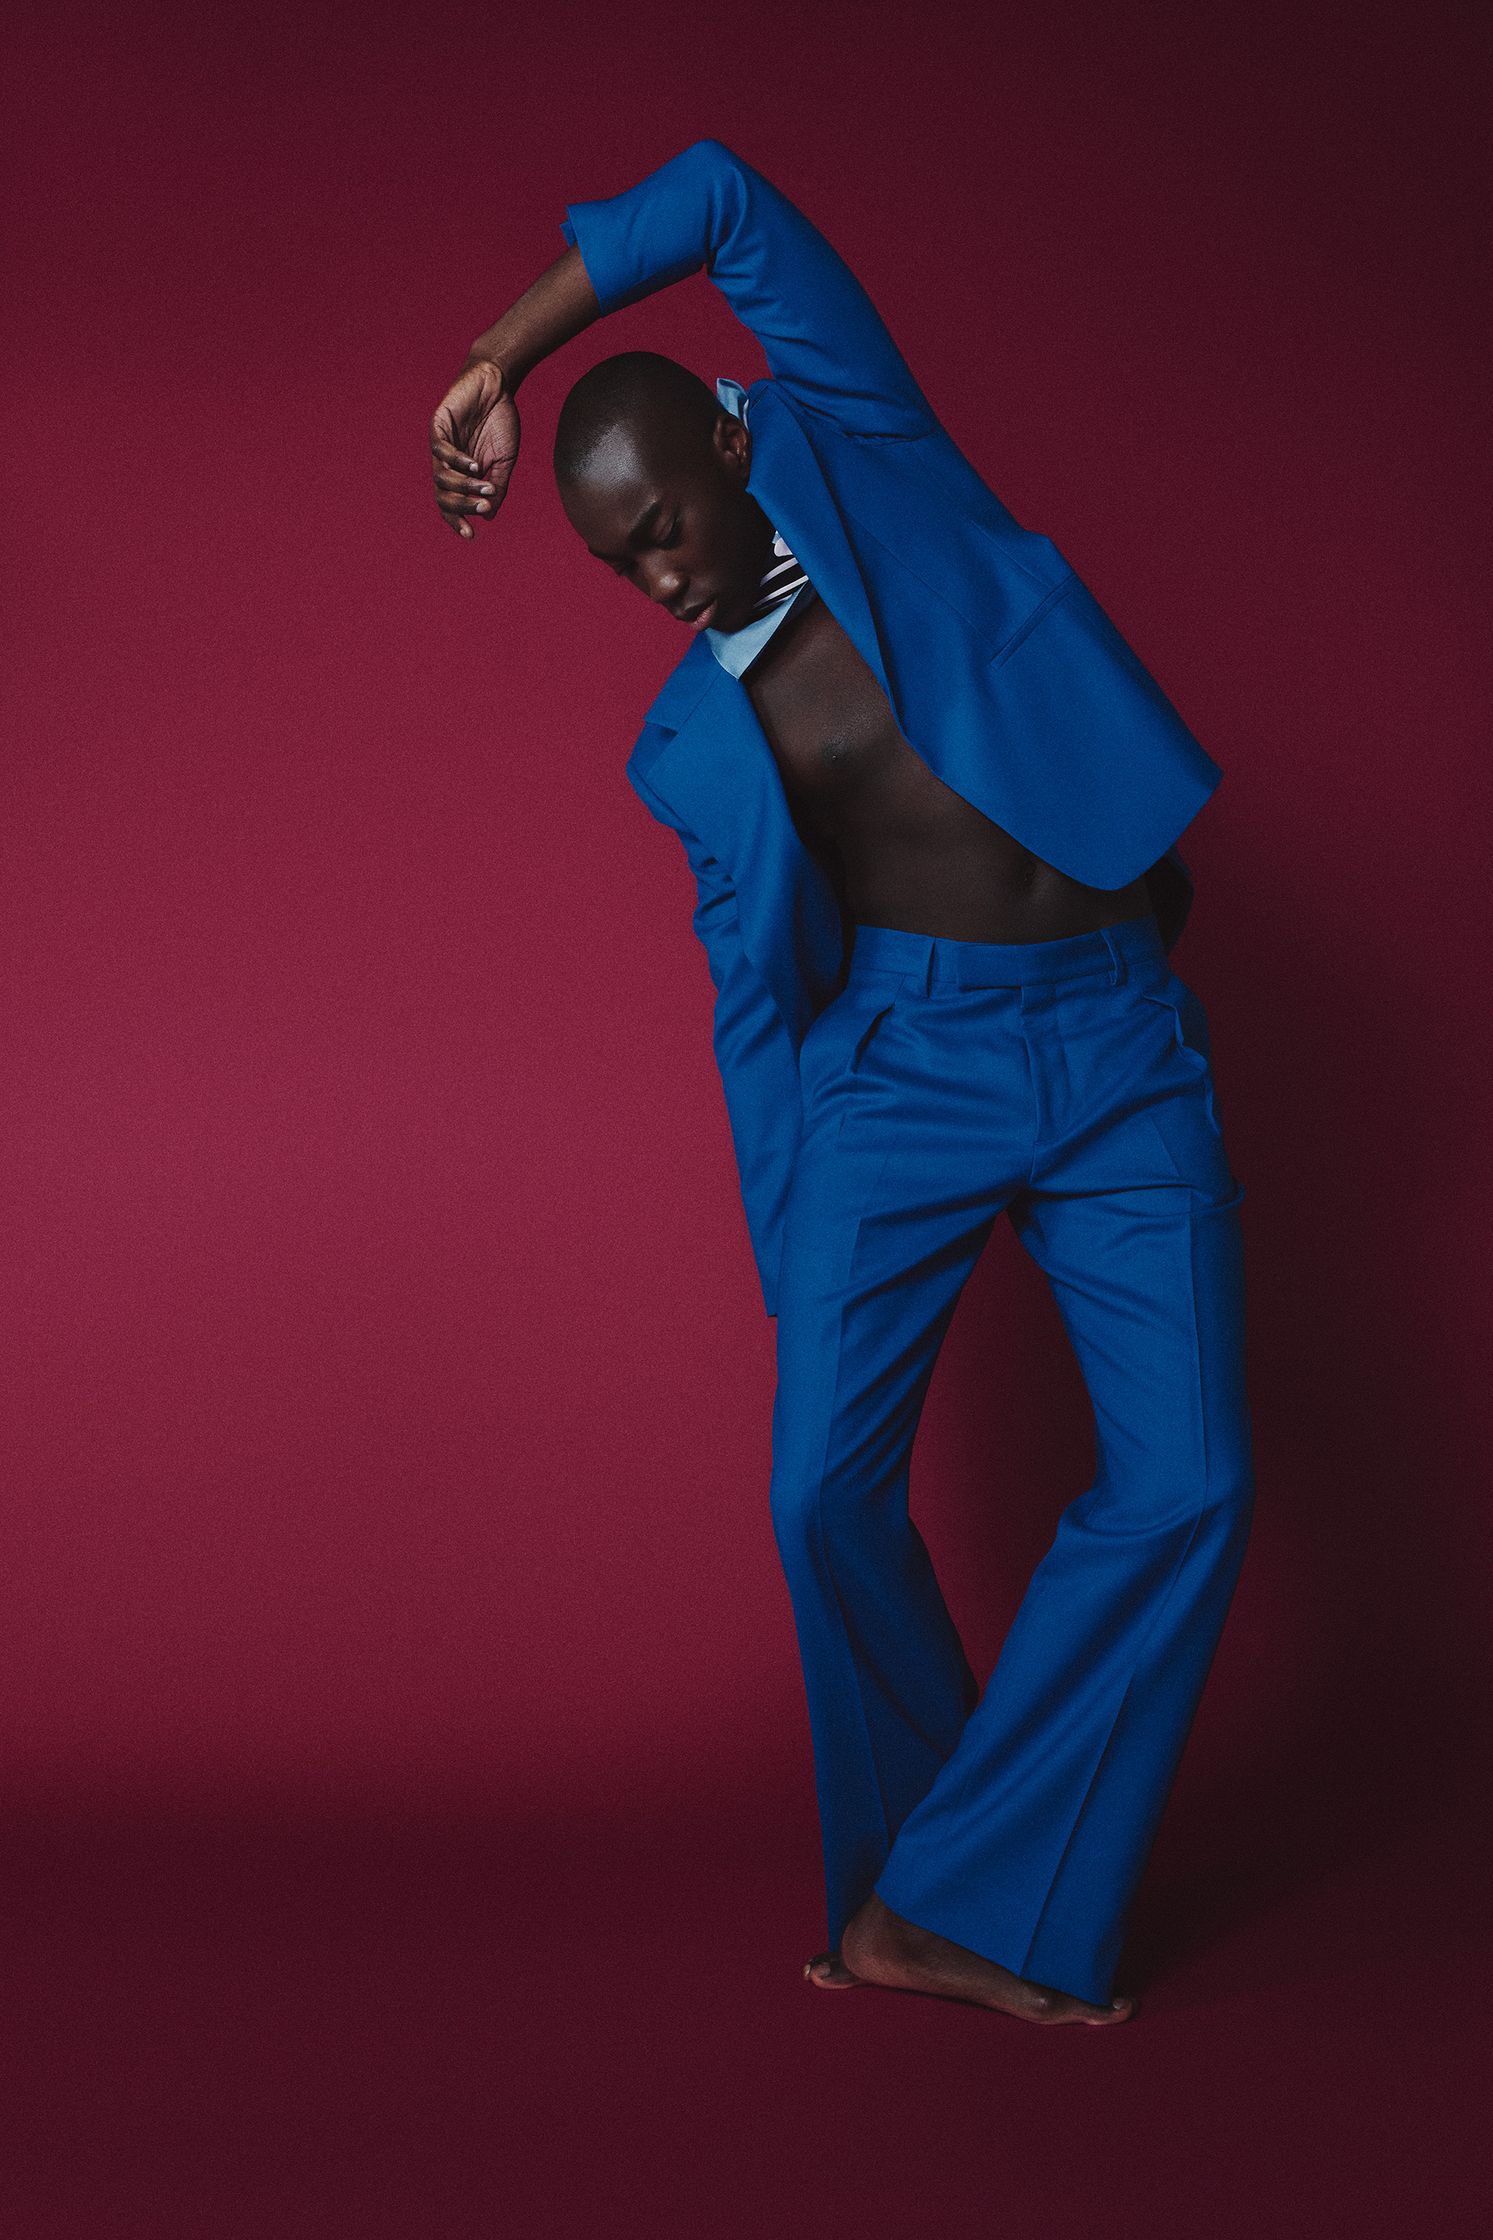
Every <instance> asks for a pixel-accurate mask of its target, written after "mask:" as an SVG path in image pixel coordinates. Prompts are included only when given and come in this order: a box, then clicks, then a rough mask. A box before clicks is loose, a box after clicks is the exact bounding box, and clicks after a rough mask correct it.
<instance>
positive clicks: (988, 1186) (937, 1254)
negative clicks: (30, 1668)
mask: <svg viewBox="0 0 1493 2240" xmlns="http://www.w3.org/2000/svg"><path fill="white" fill-rule="evenodd" d="M998 973H999V974H1004V975H1005V977H1004V978H996V977H994V976H995V975H996V974H998ZM803 1067H804V1073H803V1078H804V1095H805V1119H806V1124H805V1134H804V1139H803V1147H802V1151H801V1153H800V1158H799V1163H798V1171H797V1173H796V1175H795V1179H794V1187H793V1193H792V1197H791V1200H790V1204H789V1208H788V1216H787V1226H786V1231H785V1246H784V1259H783V1269H782V1278H781V1283H780V1290H779V1307H778V1382H777V1391H776V1396H775V1402H774V1414H773V1477H772V1514H773V1525H774V1531H775V1533H776V1537H777V1543H778V1548H779V1552H780V1555H781V1557H782V1561H783V1567H784V1573H785V1576H786V1578H787V1582H788V1587H789V1592H790V1596H791V1599H792V1604H793V1612H794V1620H795V1625H796V1628H797V1633H798V1640H799V1648H800V1653H801V1657H802V1661H803V1668H804V1680H805V1688H806V1693H807V1700H808V1709H809V1720H810V1729H811V1734H812V1740H813V1748H814V1762H815V1778H816V1786H817V1792H818V1799H819V1808H820V1820H821V1833H822V1838H823V1847H824V1862H825V1880H826V1893H827V1902H828V1917H829V1920H828V1925H829V1935H830V1941H831V1943H834V1944H837V1943H838V1942H839V1938H840V1935H841V1933H842V1931H843V1929H844V1926H845V1923H846V1922H847V1921H848V1919H849V1918H850V1916H851V1915H852V1914H853V1913H854V1912H855V1910H856V1908H857V1907H858V1906H859V1905H860V1904H861V1903H862V1901H863V1900H864V1899H865V1897H866V1896H867V1894H868V1893H869V1892H870V1890H871V1889H873V1888H875V1889H876V1890H877V1891H878V1892H879V1894H880V1895H881V1897H882V1898H883V1899H884V1900H885V1902H886V1903H887V1905H889V1906H890V1907H891V1908H892V1909H893V1910H894V1911H895V1912H897V1913H899V1914H901V1915H902V1916H903V1917H904V1918H906V1919H908V1920H910V1921H914V1922H916V1923H918V1924H919V1925H921V1926H923V1927H925V1928H928V1929H931V1930H934V1931H936V1932H938V1933H939V1934H941V1935H944V1936H947V1937H950V1938H952V1939H953V1940H954V1941H955V1942H956V1943H959V1944H962V1945H965V1946H967V1947H968V1948H969V1949H971V1950H973V1951H976V1952H980V1953H983V1954H984V1955H985V1956H986V1957H987V1958H989V1959H991V1960H994V1961H997V1962H999V1963H1000V1964H1001V1965H1002V1966H1005V1967H1008V1968H1011V1969H1013V1970H1014V1971H1015V1972H1016V1973H1018V1974H1020V1975H1024V1976H1026V1977H1028V1978H1030V1979H1031V1980H1033V1981H1036V1982H1041V1983H1046V1984H1050V1985H1052V1986H1054V1987H1056V1988H1058V1989H1062V1990H1066V1991H1070V1992H1073V1993H1076V1994H1077V1995H1079V1996H1081V1997H1084V1998H1088V1999H1094V2000H1102V1999H1105V1998H1107V1997H1108V1996H1109V1993H1110V1990H1111V1988H1112V1976H1113V1970H1114V1966H1115V1962H1116V1959H1117V1957H1118V1952H1119V1947H1120V1942H1121V1938H1122V1936H1123V1930H1124V1919H1125V1912H1126V1908H1127V1906H1128V1904H1129V1900H1130V1898H1131V1896H1132V1894H1133V1891H1134V1888H1135V1885H1136V1883H1137V1881H1138V1879H1139V1876H1140V1873H1141V1870H1142V1868H1143V1867H1144V1864H1145V1859H1146V1856H1147V1854H1148V1852H1149V1849H1150V1846H1151V1843H1152V1840H1153V1838H1154V1834H1155V1829H1156V1825H1157V1822H1158V1820H1159V1818H1160V1814H1161V1811H1162V1808H1163V1806H1164V1804H1165V1801H1166V1797H1167V1793H1168V1791H1169V1788H1170V1786H1171V1782H1172V1779H1173V1777H1174V1774H1175V1771H1176V1767H1177V1763H1178V1760H1179V1758H1180V1755H1181V1752H1182V1748H1183V1745H1184V1743H1185V1741H1186V1738H1187V1734H1188V1731H1189V1728H1190V1725H1191V1722H1192V1719H1193V1716H1194V1714H1195V1711H1196V1707H1197V1702H1198V1699H1199V1696H1200V1694H1201V1691H1202V1688H1203V1685H1204V1682H1205V1680H1206V1678H1207V1674H1208V1670H1209V1667H1210V1665H1211V1662H1212V1658H1213V1655H1214V1651H1215V1649H1216V1646H1217V1642H1218V1638H1219V1634H1220V1631H1221V1629H1222V1626H1223V1623H1224V1619H1225V1617H1226V1614H1227V1611H1228V1607H1229V1602H1230V1599H1231V1596H1232V1593H1233V1589H1234V1585H1235V1581H1236V1578H1237V1575H1238V1571H1239V1566H1240V1563H1241V1560H1242V1557H1243V1553H1244V1548H1245V1544H1246V1540H1247V1536H1248V1529H1249V1518H1250V1512H1251V1507H1252V1501H1253V1478H1252V1470H1251V1461H1250V1442H1249V1426H1248V1409H1247V1401H1246V1394H1245V1383H1244V1291H1243V1263H1242V1246H1241V1236H1240V1226H1239V1205H1240V1201H1241V1199H1242V1195H1243V1192H1242V1190H1241V1188H1240V1186H1239V1184H1238V1183H1237V1181H1236V1180H1235V1178H1234V1176H1233V1174H1232V1172H1231V1170H1230V1168H1229V1164H1228V1160H1227V1157H1226V1155H1225V1153H1224V1148H1223V1135H1222V1129H1221V1125H1220V1122H1219V1118H1218V1111H1217V1103H1216V1096H1215V1092H1214V1086H1213V1080H1212V1074H1211V1067H1210V1063H1209V1055H1208V1047H1207V1023H1206V1019H1205V1017H1204V1016H1203V1013H1202V1009H1201V1006H1200V1005H1199V1004H1198V1001H1197V998H1196V997H1195V995H1194V994H1193V993H1192V991H1191V990H1190V989H1189V988H1187V987H1186V985H1185V983H1183V982H1181V981H1179V980H1178V979H1177V978H1176V977H1175V975H1173V974H1172V973H1171V972H1170V971H1169V969H1168V967H1167V964H1166V961H1165V956H1164V952H1162V950H1161V947H1160V942H1159V938H1158V937H1157V936H1156V934H1155V929H1154V921H1152V920H1150V919H1145V920H1140V921H1131V922H1130V923H1128V924H1127V925H1124V926H1118V927H1114V928H1107V929H1104V932H1103V934H1094V935H1084V936H1077V937H1074V938H1073V939H1071V940H1068V941H1062V942H1044V943H1035V944H1019V945H1011V944H983V943H960V942H948V941H943V940H934V939H933V938H932V937H929V936H922V935H910V934H905V933H900V932H894V931H891V930H889V929H879V928H862V929H860V933H859V936H858V939H857V944H856V951H855V959H854V963H853V969H852V975H851V980H850V984H849V986H848V987H847V989H846V991H845V992H844V994H843V995H842V996H841V997H840V998H838V999H837V1002H836V1003H835V1005H833V1006H832V1007H831V1010H830V1012H829V1013H828V1014H825V1015H824V1016H823V1017H822V1019H821V1021H819V1022H816V1025H815V1028H814V1029H813V1030H811V1035H810V1037H809V1039H808V1040H807V1041H806V1043H805V1047H804V1053H803ZM1002 1213H1005V1214H1006V1215H1007V1217H1008V1218H1009V1219H1010V1220H1011V1222H1012V1224H1013V1226H1014V1227H1015V1229H1016V1232H1017V1234H1018V1236H1019V1237H1020V1239H1021V1241H1022V1243H1023V1245H1024V1247H1025V1248H1026V1250H1027V1251H1028V1252H1029V1253H1030V1254H1031V1255H1032V1257H1033V1258H1034V1259H1035V1260H1036V1262H1037V1263H1038V1265H1039V1266H1040V1267H1041V1268H1042V1269H1043V1272H1044V1274H1045V1276H1046V1278H1047V1281H1048V1282H1049V1284H1050V1286H1051V1288H1052V1291H1053V1294H1054V1297H1055V1299H1056V1301H1057V1304H1058V1307H1059V1310H1060V1312H1061V1315H1062V1318H1063V1322H1064V1326H1065V1328H1066V1330H1067V1332H1068V1335H1069V1338H1070V1340H1071V1342H1072V1345H1073V1347H1074V1350H1075V1353H1076V1356H1077V1359H1078V1362H1079V1365H1080V1368H1081V1371H1082V1374H1083V1377H1084V1380H1085V1384H1086V1386H1087V1390H1088V1393H1089V1397H1090V1401H1091V1403H1092V1407H1093V1414H1094V1429H1095V1445H1096V1456H1097V1464H1098V1467H1097V1471H1096V1475H1095V1477H1094V1480H1093V1482H1092V1484H1091V1485H1090V1486H1089V1487H1088V1488H1087V1489H1086V1490H1085V1491H1084V1492H1082V1493H1081V1494H1080V1495H1079V1496H1078V1497H1077V1498H1076V1499H1074V1500H1073V1501H1072V1502H1071V1503H1070V1504H1069V1506H1068V1507H1067V1508H1066V1509H1065V1510H1063V1512H1062V1514H1061V1516H1060V1519H1059V1522H1058V1525H1057V1529H1056V1533H1055V1536H1054V1539H1053V1542H1052V1545H1051V1547H1050V1548H1049V1550H1048V1552H1047V1554H1046V1555H1045V1556H1044V1558H1043V1560H1042V1562H1041V1563H1040V1564H1039V1565H1038V1567H1037V1570H1036V1571H1035V1573H1034V1574H1033V1576H1032V1579H1031V1582H1030V1584H1029V1586H1028V1589H1027V1592H1026V1595H1025V1597H1024V1599H1023V1601H1022V1603H1021V1606H1020V1608H1019V1610H1018V1612H1017V1615H1016V1617H1015V1619H1014V1620H1013V1622H1012V1625H1011V1627H1010V1630H1009V1632H1008V1634H1007V1637H1006V1640H1005V1642H1004V1644H1003V1646H1002V1649H1001V1654H1000V1657H999V1659H998V1661H997V1664H996V1667H995V1670H994V1672H993V1673H992V1675H991V1677H990V1680H989V1682H988V1684H987V1685H986V1687H985V1689H984V1691H983V1694H982V1693H981V1692H980V1690H979V1688H978V1686H977V1683H976V1681H975V1678H974V1675H973V1674H972V1672H971V1670H970V1667H969V1664H968V1661H967V1659H966V1657H965V1654H964V1651H963V1648H962V1646H961V1644H960V1641H959V1637H958V1634H957V1631H956V1629H955V1627H954V1624H953V1622H952V1619H951V1617H950V1614H949V1612H948V1609H947V1606H946V1604H945V1602H944V1599H943V1596H942V1593H941V1591H940V1589H939V1586H938V1582H937V1579H936V1576H935V1573H934V1569H933V1565H932V1563H931V1561H930V1558H929V1554H928V1550H927V1547H926V1545H925V1543H924V1541H923V1539H922V1537H921V1535H920V1534H919V1532H918V1530H917V1527H916V1525H915V1524H914V1523H913V1521H912V1518H911V1516H910V1514H909V1506H908V1488H909V1470H910V1464H911V1456H912V1450H913V1443H914V1439H915V1435H916V1430H917V1424H918V1419H919V1416H920V1413H921V1409H922V1405H923V1401H924V1398H925V1395H926V1392H927V1388H928V1383H929V1379H930V1377H931V1375H932V1371H933V1368H934V1365H935V1362H936V1359H937V1355H938V1350H939V1346H940V1344H941V1342H942V1339H943V1336H944V1333H945V1331H946V1330H947V1327H948V1324H949V1321H950V1319H951V1317H952V1314H953V1311H954V1308H955V1306H956V1305H957V1302H958V1298H959V1295H960V1293H961V1291H962V1289H963V1286H964V1283H965V1281H966V1279H967V1277H968V1275H969V1273H970V1271H971V1269H972V1268H973V1266H974V1265H975V1263H976V1261H977V1259H978V1257H979V1254H980V1252H981V1250H982V1249H983V1246H984V1244H985V1242H986V1241H987V1239H988V1237H989V1234H990V1231H991V1228H992V1226H993V1224H994V1222H995V1220H996V1219H997V1218H998V1217H999V1216H1000V1215H1001V1214H1002ZM990 1367H991V1374H992V1375H994V1376H997V1377H998V1376H999V1374H1000V1364H999V1363H998V1362H993V1363H992V1364H991V1365H990ZM992 1461H993V1464H994V1466H995V1467H994V1469H993V1472H992V1475H993V1477H994V1478H995V1480H996V1481H997V1482H998V1478H999V1469H998V1457H994V1458H992Z"/></svg>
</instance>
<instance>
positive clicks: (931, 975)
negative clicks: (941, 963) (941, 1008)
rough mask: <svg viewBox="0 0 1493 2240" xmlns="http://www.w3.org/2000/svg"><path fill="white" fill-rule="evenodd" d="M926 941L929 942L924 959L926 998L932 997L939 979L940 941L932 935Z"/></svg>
mask: <svg viewBox="0 0 1493 2240" xmlns="http://www.w3.org/2000/svg"><path fill="white" fill-rule="evenodd" d="M926 939H927V942H928V954H927V956H926V957H925V958H924V959H923V969H922V981H923V988H922V992H923V994H924V995H925V996H931V995H932V993H933V984H934V981H935V980H936V979H937V977H938V940H937V937H936V936H935V935H934V934H931V933H930V934H928V935H927V936H926Z"/></svg>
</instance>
